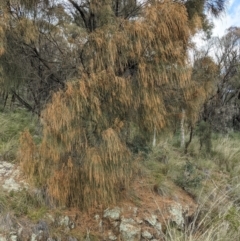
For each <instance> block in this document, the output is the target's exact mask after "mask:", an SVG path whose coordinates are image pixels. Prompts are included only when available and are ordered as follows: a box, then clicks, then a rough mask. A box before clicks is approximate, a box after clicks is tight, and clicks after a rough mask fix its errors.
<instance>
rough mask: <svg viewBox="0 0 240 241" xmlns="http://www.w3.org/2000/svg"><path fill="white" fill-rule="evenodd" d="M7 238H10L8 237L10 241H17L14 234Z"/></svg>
mask: <svg viewBox="0 0 240 241" xmlns="http://www.w3.org/2000/svg"><path fill="white" fill-rule="evenodd" d="M9 236H10V237H9V240H10V241H17V239H18V236H17V234H16V232H11V233H10V235H9Z"/></svg>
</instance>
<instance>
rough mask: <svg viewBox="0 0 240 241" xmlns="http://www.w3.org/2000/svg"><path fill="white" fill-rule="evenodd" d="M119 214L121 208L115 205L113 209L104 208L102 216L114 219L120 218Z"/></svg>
mask: <svg viewBox="0 0 240 241" xmlns="http://www.w3.org/2000/svg"><path fill="white" fill-rule="evenodd" d="M120 214H121V209H120V208H119V207H115V208H113V209H106V210H104V214H103V217H104V218H108V219H110V220H114V221H116V220H119V219H120Z"/></svg>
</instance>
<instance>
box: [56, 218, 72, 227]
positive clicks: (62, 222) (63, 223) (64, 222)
mask: <svg viewBox="0 0 240 241" xmlns="http://www.w3.org/2000/svg"><path fill="white" fill-rule="evenodd" d="M69 223H70V218H69V217H68V216H65V217H61V218H60V219H59V225H60V226H64V227H68V226H69Z"/></svg>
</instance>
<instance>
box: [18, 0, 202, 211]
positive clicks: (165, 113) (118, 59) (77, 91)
mask: <svg viewBox="0 0 240 241" xmlns="http://www.w3.org/2000/svg"><path fill="white" fill-rule="evenodd" d="M189 34H190V30H189V27H188V17H187V13H186V9H185V7H184V5H182V4H180V3H177V2H172V1H164V2H160V1H156V2H154V3H152V4H149V5H148V6H146V7H145V8H144V9H143V11H142V16H141V17H139V18H138V19H137V20H133V19H132V20H125V19H122V18H116V19H115V21H114V22H111V24H110V23H109V22H108V21H107V23H106V24H104V25H103V26H102V27H99V28H98V29H96V30H95V31H93V32H91V33H89V34H88V35H87V37H86V36H85V37H84V39H83V40H82V42H85V44H84V47H83V50H82V53H81V56H82V65H80V67H79V68H80V70H81V71H82V73H83V74H82V76H81V78H80V79H78V80H74V81H71V82H69V83H68V84H67V88H66V90H61V91H59V92H57V93H55V94H54V95H53V98H52V101H51V103H49V104H48V105H47V106H46V108H45V110H44V112H43V113H42V117H43V121H44V124H43V139H42V142H41V144H40V145H39V146H38V147H35V146H34V148H33V144H32V140H31V138H30V137H29V135H28V134H27V133H25V134H24V135H25V136H26V137H23V138H22V141H21V143H22V146H21V150H22V151H21V152H20V160H21V162H22V165H23V167H26V165H29V167H28V168H25V169H26V172H27V174H28V175H29V176H35V177H37V181H38V182H39V184H40V185H43V186H46V187H47V189H48V192H49V194H50V195H51V196H52V197H53V198H54V199H55V200H57V201H58V202H59V203H61V204H65V205H69V206H71V205H77V206H79V207H80V208H89V207H91V206H93V205H96V204H100V203H101V204H105V205H106V204H109V203H112V202H115V201H116V200H117V199H119V197H120V196H121V195H120V194H121V190H123V189H125V188H127V187H128V185H129V181H130V179H131V165H132V156H131V155H130V152H129V150H128V149H127V147H126V144H125V141H126V139H127V138H128V128H129V123H133V124H134V125H135V126H137V127H138V128H139V130H140V131H142V132H143V131H144V132H145V133H151V132H153V129H154V128H156V130H158V131H159V130H161V129H162V128H163V127H165V126H166V125H167V124H169V123H170V120H171V118H172V117H173V116H174V115H176V114H177V113H179V111H180V109H181V107H182V106H184V107H186V109H187V108H188V106H189V102H191V99H192V98H193V96H195V95H196V98H197V96H199V95H200V93H199V92H198V91H199V90H198V89H196V88H195V89H194V86H192V84H193V83H191V82H190V76H191V71H190V69H189V68H187V67H186V59H187V55H186V50H187V47H188V43H189V37H190V36H189ZM86 38H87V39H86ZM193 90H195V91H193ZM29 143H30V145H29ZM23 150H24V151H23Z"/></svg>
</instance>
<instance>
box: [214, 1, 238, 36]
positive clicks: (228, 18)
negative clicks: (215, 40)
mask: <svg viewBox="0 0 240 241" xmlns="http://www.w3.org/2000/svg"><path fill="white" fill-rule="evenodd" d="M213 22H214V25H215V28H214V29H213V36H220V37H221V36H223V35H224V33H225V30H226V29H227V28H229V27H231V26H237V27H240V0H229V2H228V7H227V10H226V13H225V14H223V15H222V16H221V18H220V19H217V20H216V19H214V20H213Z"/></svg>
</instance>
